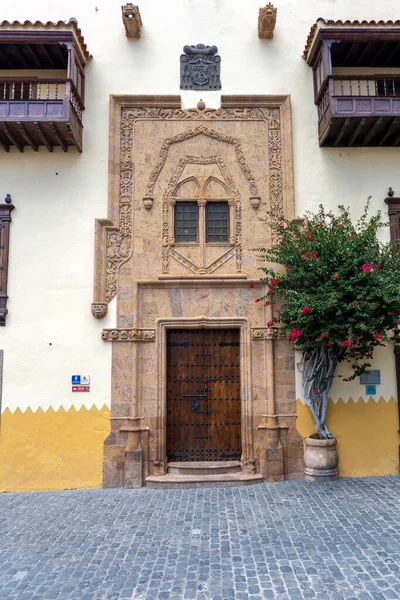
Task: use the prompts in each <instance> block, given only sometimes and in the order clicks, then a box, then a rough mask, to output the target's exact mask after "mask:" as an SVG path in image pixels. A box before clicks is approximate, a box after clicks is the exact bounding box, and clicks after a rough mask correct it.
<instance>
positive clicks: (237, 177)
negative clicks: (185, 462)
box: [93, 96, 302, 487]
mask: <svg viewBox="0 0 400 600" xmlns="http://www.w3.org/2000/svg"><path fill="white" fill-rule="evenodd" d="M111 115H112V119H111V132H110V136H111V144H110V147H111V149H112V150H111V155H110V197H109V210H108V214H109V218H108V219H99V220H98V221H97V222H96V250H95V265H96V267H95V286H94V308H93V313H94V315H95V316H96V317H99V316H102V315H103V314H105V306H106V305H107V303H108V302H110V300H111V299H112V298H113V297H114V296H117V315H118V317H117V323H116V324H115V326H114V327H112V328H110V329H104V330H103V332H102V339H103V340H104V342H106V343H112V344H113V351H112V392H111V393H112V397H111V433H110V435H109V437H108V438H107V440H106V442H105V446H104V485H105V486H106V487H116V486H126V487H135V486H140V485H143V484H144V483H145V479H146V476H147V475H149V474H150V475H153V476H154V475H162V474H163V473H165V470H166V468H167V458H168V457H167V456H166V435H167V433H166V431H167V429H166V428H167V414H168V412H167V392H166V381H165V373H166V368H165V365H166V361H167V346H166V339H167V335H168V330H169V329H172V328H175V329H176V328H181V329H185V328H186V329H187V328H200V329H204V328H217V329H224V328H237V329H239V330H240V382H241V383H240V385H241V388H240V389H241V397H240V400H241V408H240V410H241V423H242V429H241V440H242V469H243V470H244V471H245V472H248V471H249V470H251V472H254V470H255V471H256V472H257V473H261V474H262V475H263V477H264V478H265V479H267V480H269V481H277V480H282V479H283V478H284V476H285V473H287V474H293V473H300V472H301V471H302V442H301V438H300V436H299V435H298V434H297V432H296V429H295V401H296V397H295V388H294V363H293V360H292V359H293V356H292V349H291V346H290V345H289V344H288V342H287V340H283V339H282V338H281V336H280V333H279V331H278V330H277V329H275V328H269V329H266V328H265V323H266V322H267V321H270V320H271V318H272V315H271V307H265V308H264V309H263V308H262V307H260V304H257V303H255V299H256V297H257V296H259V295H262V294H264V293H265V290H264V289H263V286H262V285H261V284H257V285H256V287H255V289H254V290H250V289H249V281H250V280H257V279H258V275H259V272H258V271H257V267H258V266H259V265H260V263H259V261H258V258H257V255H256V253H254V252H253V251H252V250H253V249H254V248H257V247H266V246H267V247H268V246H270V245H271V244H272V243H273V241H274V240H273V239H272V238H271V234H270V232H269V230H268V228H267V227H266V225H265V223H264V222H263V220H265V218H266V217H267V216H268V215H269V214H275V215H284V216H286V217H288V218H293V216H294V215H293V212H294V211H293V209H294V206H293V184H292V156H291V124H290V105H289V99H288V97H287V96H282V97H277V96H273V97H268V96H254V97H251V96H250V97H249V96H246V97H241V96H229V97H228V96H225V97H224V96H223V97H222V107H221V108H220V109H218V110H213V109H208V108H205V107H203V106H202V107H201V108H200V109H197V108H195V109H190V110H182V109H181V107H180V98H179V97H176V96H172V97H171V96H170V97H162V96H161V97H160V96H157V97H131V98H129V97H126V96H121V97H114V98H113V99H112V105H111ZM255 198H258V199H259V200H260V203H259V207H258V208H257V211H255V210H254V199H255ZM144 200H146V203H145V202H144ZM150 200H151V202H150ZM150 204H151V206H150ZM182 205H185V206H190V207H191V209H190V211H189V213H190V215H192V217H191V219H192V220H191V221H190V222H189V223H187V224H185V223H183V225H182V221H179V218H181V217H179V215H181V214H182V213H181V212H179V211H178V209H177V207H179V206H181V208H182ZM209 206H213V207H216V206H218V207H219V208H218V211H220V208H221V206H224V209H223V211H222V212H218V211H217V214H224V215H225V216H224V221H223V222H224V227H225V230H224V235H223V236H222V237H221V239H219V240H217V241H215V239H214V238H213V237H212V236H211V234H210V228H211V229H213V228H215V227H217V228H218V227H220V223H219V222H218V218H219V217H218V218H217V219H214V221H213V220H212V218H211V219H210V214H211V215H212V213H213V211H212V210H209ZM180 210H181V209H180ZM193 215H194V216H193ZM178 222H179V223H180V224H179V227H178ZM185 228H188V229H190V228H191V229H193V231H194V233H193V232H192V233H191V234H190V236H188V237H185V235H186V234H185V235H183V238H182V233H181V230H182V229H183V230H184V233H185V231H186V229H185ZM213 235H214V234H213ZM257 287H259V289H257Z"/></svg>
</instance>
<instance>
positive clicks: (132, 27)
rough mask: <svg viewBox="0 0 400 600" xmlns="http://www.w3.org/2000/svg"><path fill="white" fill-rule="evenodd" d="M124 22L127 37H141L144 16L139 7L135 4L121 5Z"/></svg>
mask: <svg viewBox="0 0 400 600" xmlns="http://www.w3.org/2000/svg"><path fill="white" fill-rule="evenodd" d="M121 11H122V22H123V24H124V25H125V33H126V37H127V38H140V31H141V29H142V18H141V16H140V12H139V7H138V6H135V5H134V4H130V3H129V4H124V5H123V6H121Z"/></svg>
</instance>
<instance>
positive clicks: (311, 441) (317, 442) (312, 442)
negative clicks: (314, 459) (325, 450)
mask: <svg viewBox="0 0 400 600" xmlns="http://www.w3.org/2000/svg"><path fill="white" fill-rule="evenodd" d="M304 441H305V443H306V445H307V446H325V447H326V446H336V438H330V439H329V440H321V439H319V438H312V437H306V438H304Z"/></svg>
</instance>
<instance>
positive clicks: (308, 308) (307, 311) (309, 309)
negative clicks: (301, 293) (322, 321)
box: [301, 306, 312, 315]
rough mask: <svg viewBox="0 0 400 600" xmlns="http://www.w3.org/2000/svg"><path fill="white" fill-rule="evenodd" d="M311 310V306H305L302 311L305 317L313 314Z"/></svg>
mask: <svg viewBox="0 0 400 600" xmlns="http://www.w3.org/2000/svg"><path fill="white" fill-rule="evenodd" d="M311 310H312V309H311V308H310V307H309V306H303V308H302V309H301V312H302V313H303V315H308V313H310V312H311Z"/></svg>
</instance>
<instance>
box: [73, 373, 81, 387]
mask: <svg viewBox="0 0 400 600" xmlns="http://www.w3.org/2000/svg"><path fill="white" fill-rule="evenodd" d="M80 382H81V376H80V375H72V376H71V384H72V385H79V384H80Z"/></svg>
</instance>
